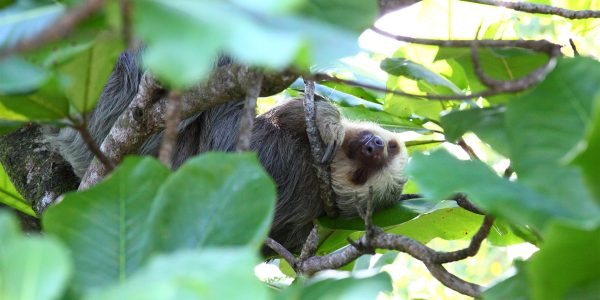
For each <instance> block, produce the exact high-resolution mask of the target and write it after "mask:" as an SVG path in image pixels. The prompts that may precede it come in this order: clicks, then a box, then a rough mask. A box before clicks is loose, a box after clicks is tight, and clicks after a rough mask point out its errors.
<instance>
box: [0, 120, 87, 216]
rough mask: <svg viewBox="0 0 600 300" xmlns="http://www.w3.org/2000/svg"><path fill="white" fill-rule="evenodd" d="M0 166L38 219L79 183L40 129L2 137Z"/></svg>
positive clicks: (27, 129) (38, 127) (37, 127)
mask: <svg viewBox="0 0 600 300" xmlns="http://www.w3.org/2000/svg"><path fill="white" fill-rule="evenodd" d="M0 163H1V164H2V166H3V167H4V169H5V170H6V173H7V174H9V177H10V178H11V181H12V182H13V184H14V185H15V188H16V189H17V191H18V192H19V193H20V194H21V195H22V196H23V198H25V200H26V201H27V203H28V204H29V205H30V206H31V207H32V208H33V210H34V211H35V212H36V214H38V215H41V213H42V212H43V211H44V209H46V207H48V205H50V204H52V203H53V201H54V200H55V199H56V198H57V197H58V196H60V195H62V194H63V193H66V192H68V191H72V190H74V189H76V188H77V185H78V183H79V179H78V178H77V176H75V174H74V173H73V169H72V168H71V166H70V165H69V163H68V162H66V161H65V160H64V159H63V158H62V156H60V154H58V153H56V152H54V151H53V150H52V149H50V146H49V145H48V144H47V143H46V142H45V141H44V138H43V133H42V127H41V126H40V125H35V124H31V125H27V126H25V127H23V128H21V129H19V130H17V131H15V132H13V133H10V134H6V135H3V136H0Z"/></svg>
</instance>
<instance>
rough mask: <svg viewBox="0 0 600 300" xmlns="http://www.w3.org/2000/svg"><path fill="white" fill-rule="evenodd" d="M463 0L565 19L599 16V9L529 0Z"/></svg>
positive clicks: (464, 0)
mask: <svg viewBox="0 0 600 300" xmlns="http://www.w3.org/2000/svg"><path fill="white" fill-rule="evenodd" d="M461 1H463V2H471V3H478V4H485V5H492V6H498V7H505V8H508V9H512V10H516V11H522V12H528V13H533V14H544V15H554V16H561V17H565V18H567V19H590V18H600V10H570V9H565V8H559V7H555V6H550V5H545V4H537V3H530V2H520V1H519V2H517V1H499V0H461Z"/></svg>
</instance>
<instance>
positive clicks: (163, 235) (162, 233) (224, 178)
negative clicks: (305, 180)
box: [153, 153, 276, 250]
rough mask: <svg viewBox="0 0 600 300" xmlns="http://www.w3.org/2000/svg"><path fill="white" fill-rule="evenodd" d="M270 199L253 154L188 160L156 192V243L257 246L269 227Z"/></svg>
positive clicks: (168, 245) (269, 182)
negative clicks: (157, 192)
mask: <svg viewBox="0 0 600 300" xmlns="http://www.w3.org/2000/svg"><path fill="white" fill-rule="evenodd" d="M275 199H276V192H275V185H274V184H273V181H272V180H271V178H270V177H269V175H268V174H267V173H266V172H265V170H264V169H263V167H262V166H261V165H260V163H259V161H258V159H257V158H256V156H255V155H254V154H250V153H246V154H231V153H230V154H227V153H206V154H203V155H201V156H199V157H196V158H193V159H190V160H188V161H187V162H186V163H185V164H184V165H183V166H181V167H180V168H179V169H178V170H177V171H176V172H175V173H174V174H173V175H172V176H171V177H169V179H168V180H167V181H166V182H165V183H164V184H163V186H162V187H161V189H160V192H159V194H158V195H157V199H156V205H155V207H154V208H153V214H156V216H157V218H158V223H157V226H158V229H157V232H158V234H159V235H158V237H157V238H158V246H157V247H158V248H159V249H165V250H176V249H180V248H196V247H206V246H213V245H219V246H222V245H226V246H237V245H250V246H251V247H254V248H256V249H258V248H259V247H260V246H261V245H262V243H263V240H264V238H265V237H266V235H267V233H268V231H269V226H270V224H271V219H272V217H273V210H274V205H275Z"/></svg>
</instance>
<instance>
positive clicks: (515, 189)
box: [406, 150, 589, 230]
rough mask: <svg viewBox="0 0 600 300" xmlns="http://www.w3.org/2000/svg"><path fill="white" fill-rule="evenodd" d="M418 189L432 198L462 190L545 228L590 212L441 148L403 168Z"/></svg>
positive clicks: (585, 219) (494, 209)
mask: <svg viewBox="0 0 600 300" xmlns="http://www.w3.org/2000/svg"><path fill="white" fill-rule="evenodd" d="M406 171H407V173H408V174H409V175H412V176H413V177H412V178H413V180H414V181H415V183H416V184H417V186H418V187H419V190H420V191H422V193H423V194H424V195H425V196H427V197H428V198H432V199H444V198H445V197H448V196H450V195H452V194H454V193H457V192H464V193H466V194H467V195H468V197H469V200H471V201H472V202H473V203H474V204H475V205H477V206H479V207H481V208H482V209H484V210H486V211H488V212H490V213H492V214H494V215H497V216H500V217H503V218H505V219H506V220H508V221H510V222H514V223H516V224H522V225H530V226H534V228H536V229H538V230H539V229H542V228H544V225H545V224H546V222H548V221H549V220H551V219H553V218H562V219H565V220H569V221H570V222H573V223H579V224H582V225H587V224H588V223H589V214H588V213H587V212H584V211H581V210H580V209H579V208H577V207H572V206H570V205H568V203H562V202H559V201H551V200H550V199H548V197H545V196H543V195H540V194H538V193H537V192H535V191H533V190H531V189H529V188H527V187H525V186H523V185H521V184H520V183H519V182H512V181H508V180H507V179H505V178H501V177H498V176H497V175H496V174H495V173H494V171H493V170H491V168H490V167H488V166H487V165H485V164H484V163H483V162H480V161H461V160H458V159H457V158H455V157H453V156H452V155H450V154H449V153H448V152H446V151H444V150H438V151H435V152H432V153H431V155H429V156H425V155H423V154H416V155H414V156H413V157H412V159H411V161H410V163H409V165H408V166H407V168H406Z"/></svg>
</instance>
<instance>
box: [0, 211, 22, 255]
mask: <svg viewBox="0 0 600 300" xmlns="http://www.w3.org/2000/svg"><path fill="white" fill-rule="evenodd" d="M19 231H20V229H19V224H18V223H17V218H16V217H15V216H14V215H13V214H11V213H9V212H7V211H0V244H2V245H7V244H9V243H10V242H12V241H13V240H14V239H15V238H17V237H19V235H20V232H19ZM1 251H2V250H1V249H0V252H1Z"/></svg>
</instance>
